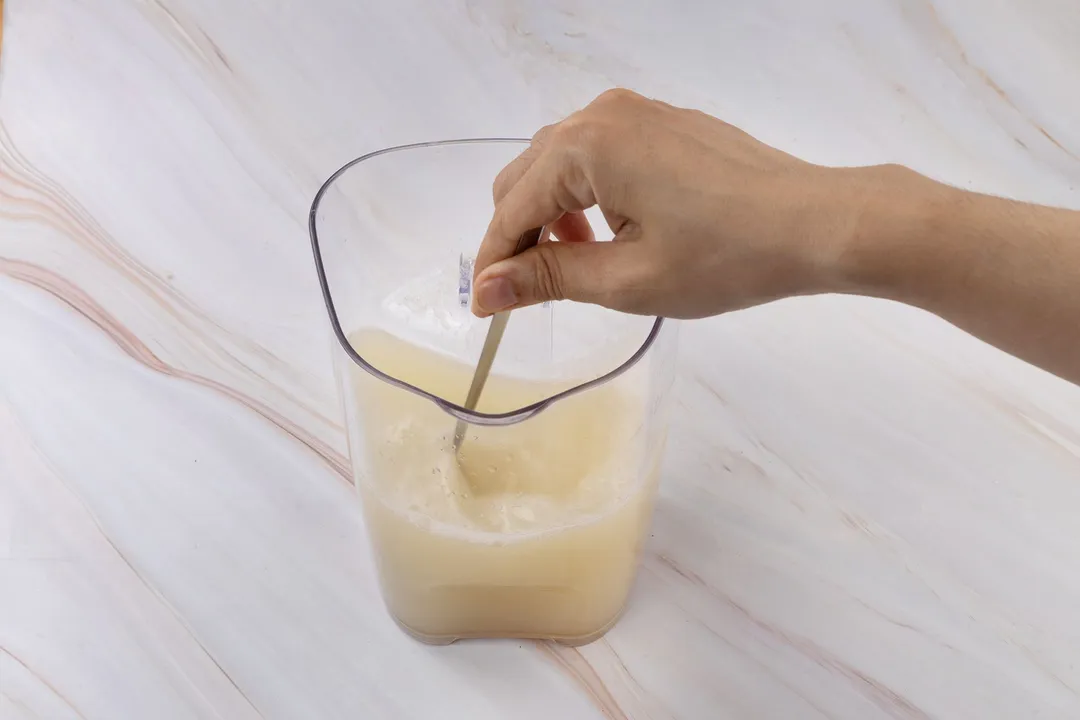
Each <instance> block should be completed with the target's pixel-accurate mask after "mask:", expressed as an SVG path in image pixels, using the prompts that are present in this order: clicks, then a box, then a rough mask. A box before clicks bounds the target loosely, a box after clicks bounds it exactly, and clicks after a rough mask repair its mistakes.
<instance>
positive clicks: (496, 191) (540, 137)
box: [491, 125, 555, 205]
mask: <svg viewBox="0 0 1080 720" xmlns="http://www.w3.org/2000/svg"><path fill="white" fill-rule="evenodd" d="M554 130H555V126H554V125H545V126H544V127H542V128H540V129H539V130H537V131H536V134H535V135H533V137H532V142H531V143H530V144H529V147H527V148H525V150H524V152H522V153H521V154H520V155H518V156H517V157H516V158H514V159H513V160H511V161H510V164H509V165H507V166H506V167H504V168H503V169H502V172H500V173H499V175H498V177H496V178H495V182H494V183H492V186H491V194H492V197H493V198H494V200H495V204H496V205H498V204H499V202H500V201H501V200H502V199H503V198H504V197H506V193H508V192H510V188H512V187H514V185H516V184H517V181H518V180H520V179H521V176H522V175H524V174H525V171H526V170H528V169H529V168H530V167H532V164H533V163H534V162H536V158H538V157H540V151H541V150H542V149H543V146H544V142H545V141H546V140H547V139H548V138H550V137H551V133H552V132H553V131H554Z"/></svg>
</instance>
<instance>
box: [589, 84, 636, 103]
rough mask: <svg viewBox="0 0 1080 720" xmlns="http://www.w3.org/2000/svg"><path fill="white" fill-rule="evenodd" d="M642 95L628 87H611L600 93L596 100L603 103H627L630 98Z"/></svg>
mask: <svg viewBox="0 0 1080 720" xmlns="http://www.w3.org/2000/svg"><path fill="white" fill-rule="evenodd" d="M639 97H641V96H640V95H638V94H637V93H636V92H634V91H633V90H627V89H626V88H621V87H615V88H609V89H608V90H605V91H604V92H602V93H600V94H599V95H598V96H597V97H596V100H595V101H594V102H597V103H603V104H616V103H625V102H627V101H629V100H634V99H637V98H639Z"/></svg>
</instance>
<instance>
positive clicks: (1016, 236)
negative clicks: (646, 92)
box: [474, 91, 1080, 382]
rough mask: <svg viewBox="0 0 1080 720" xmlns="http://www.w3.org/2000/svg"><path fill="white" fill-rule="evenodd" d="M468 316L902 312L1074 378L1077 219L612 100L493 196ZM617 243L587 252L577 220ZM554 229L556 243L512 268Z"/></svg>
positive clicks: (618, 94)
mask: <svg viewBox="0 0 1080 720" xmlns="http://www.w3.org/2000/svg"><path fill="white" fill-rule="evenodd" d="M494 194H495V201H496V204H495V213H494V217H493V218H492V221H491V224H490V226H489V228H488V232H487V234H486V235H485V237H484V241H483V243H482V245H481V248H480V252H479V254H478V256H477V262H476V295H475V297H474V310H475V311H476V312H477V313H478V314H480V315H487V314H490V313H493V312H497V311H499V310H503V309H507V308H512V307H519V306H522V305H528V304H532V303H536V302H542V301H545V300H553V299H554V300H558V299H563V298H568V299H571V300H578V301H582V302H592V303H598V304H601V305H605V306H608V307H612V308H615V309H618V310H623V311H626V312H635V313H644V314H656V315H665V316H668V317H682V318H693V317H704V316H707V315H716V314H719V313H723V312H728V311H731V310H737V309H740V308H745V307H749V306H752V305H757V304H761V303H765V302H769V301H771V300H776V299H779V298H783V297H789V296H792V295H807V294H814V293H827V292H844V293H858V294H864V295H873V296H878V297H883V298H889V299H893V300H898V301H900V302H905V303H908V304H911V305H915V306H918V307H921V308H923V309H925V310H928V311H930V312H933V313H936V314H938V315H940V316H941V317H943V318H945V319H946V320H948V321H950V322H952V323H954V324H956V325H957V326H959V327H961V328H963V329H964V330H967V331H968V332H970V333H972V334H974V335H976V336H978V337H980V338H982V339H983V340H986V341H987V342H990V343H992V344H994V345H996V346H998V347H1000V348H1002V349H1004V350H1006V351H1008V352H1010V353H1013V354H1015V355H1017V356H1019V357H1021V358H1023V359H1025V360H1028V361H1030V362H1032V363H1035V364H1037V365H1040V366H1042V367H1044V368H1046V369H1047V370H1049V371H1051V372H1054V373H1056V374H1058V375H1060V376H1061V377H1064V378H1067V379H1069V380H1072V381H1074V382H1080V212H1074V211H1069V210H1059V209H1054V208H1047V207H1040V206H1035V205H1026V204H1023V203H1017V202H1012V201H1008V200H1003V199H1000V198H995V197H990V196H986V195H979V194H975V193H969V192H965V191H962V190H959V189H956V188H952V187H949V186H946V185H942V184H940V183H937V182H934V181H932V180H930V179H928V178H925V177H923V176H921V175H918V174H917V173H915V172H913V171H911V170H907V169H905V168H901V167H898V166H879V167H867V168H825V167H821V166H818V165H812V164H810V163H806V162H803V161H801V160H799V159H797V158H795V157H792V156H790V155H787V154H786V153H783V152H781V151H779V150H776V149H775V148H771V147H769V146H767V145H764V144H763V143H760V142H758V141H757V140H755V139H754V138H752V137H750V136H749V135H747V134H746V133H744V132H742V131H741V130H739V129H737V128H734V127H732V126H730V125H728V124H726V123H724V122H722V121H720V120H718V119H716V118H713V117H710V116H708V115H705V114H703V113H699V112H695V111H692V110H684V109H681V108H676V107H672V106H670V105H666V104H664V103H660V102H656V101H653V100H648V99H646V98H643V97H641V96H639V95H636V94H634V93H630V92H627V91H615V92H609V93H605V94H604V95H602V96H600V97H599V98H598V99H597V100H595V101H594V102H593V103H592V104H590V105H589V106H588V107H586V108H585V109H583V110H581V111H579V112H578V113H575V114H574V115H572V116H571V117H569V118H567V119H566V120H565V121H563V122H561V123H558V124H556V125H553V126H549V127H547V128H544V129H543V130H541V131H540V132H539V133H537V135H536V136H535V137H534V139H533V143H532V145H531V147H530V148H529V149H528V150H526V151H525V152H524V153H523V154H522V155H521V156H520V157H519V158H518V159H517V160H515V161H514V162H513V163H511V164H510V165H509V166H508V167H507V168H506V169H505V170H504V171H503V172H502V174H500V176H499V178H498V179H497V180H496V182H495V189H494ZM592 205H599V206H600V208H601V210H603V212H604V216H605V218H606V219H607V221H608V224H609V225H610V226H611V229H612V230H613V231H614V233H615V239H614V241H613V242H610V243H596V242H592V239H593V237H592V232H591V231H590V230H589V228H588V224H587V223H586V222H585V221H584V217H583V216H582V214H581V211H582V210H584V209H585V208H588V207H591V206H592ZM540 225H547V226H548V227H550V228H551V229H552V231H553V234H554V235H555V236H556V237H558V239H559V240H560V242H553V243H544V244H541V245H539V246H537V247H535V248H533V249H531V250H529V251H528V252H526V253H524V254H523V255H521V256H518V257H511V255H512V252H513V248H514V246H515V245H516V242H517V237H518V236H519V235H520V234H521V233H522V232H524V231H526V230H528V229H529V228H533V227H538V226H540Z"/></svg>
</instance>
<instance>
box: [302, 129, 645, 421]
mask: <svg viewBox="0 0 1080 720" xmlns="http://www.w3.org/2000/svg"><path fill="white" fill-rule="evenodd" d="M529 142H530V141H529V140H528V139H526V138H514V137H487V138H459V139H452V140H430V141H427V142H418V143H409V144H406V145H395V146H392V147H386V148H382V149H380V150H375V151H373V152H370V153H367V154H365V155H361V156H359V157H357V158H353V159H352V160H350V161H349V162H347V163H345V164H344V165H342V166H341V167H340V168H338V169H337V170H335V171H334V172H333V174H331V175H330V177H328V178H327V179H326V180H325V181H324V182H323V184H322V185H321V186H320V187H319V190H318V191H317V192H316V193H315V197H314V199H313V200H312V202H311V209H310V210H309V211H308V235H309V237H310V239H311V252H312V254H313V255H314V258H315V272H316V274H317V275H318V277H319V287H320V288H321V290H322V297H323V304H324V305H325V306H326V311H327V314H328V315H329V316H330V326H331V328H332V329H333V331H334V336H335V337H336V338H337V341H338V344H339V345H341V348H342V350H344V351H345V355H346V356H347V357H348V358H349V359H350V360H352V362H354V363H355V364H356V365H357V366H359V367H360V368H361V369H363V370H364V371H365V372H367V373H368V374H370V375H372V376H373V377H375V378H378V379H379V380H382V381H383V382H386V383H389V384H390V385H393V386H394V387H397V388H400V389H402V390H406V391H408V392H410V393H412V394H414V395H417V396H419V397H422V398H424V399H426V400H429V401H431V402H433V403H435V405H437V406H438V407H439V408H440V409H441V410H442V411H443V412H445V413H447V414H448V415H450V416H452V417H454V418H455V419H457V420H463V421H465V422H466V423H469V424H471V425H488V426H498V425H513V424H515V423H519V422H522V421H524V420H528V419H529V418H531V417H533V416H535V415H537V414H538V413H540V412H541V411H543V410H545V409H547V408H549V407H551V406H552V405H554V404H555V403H557V402H559V401H561V400H565V399H566V398H568V397H571V396H572V395H577V394H578V393H582V392H585V391H586V390H590V389H592V388H594V387H597V386H599V385H603V384H604V383H607V382H609V381H611V380H614V379H615V378H617V377H618V376H620V375H622V374H623V373H625V372H626V371H627V370H629V369H630V368H632V367H633V366H634V365H636V364H637V363H638V362H639V361H640V360H641V359H642V358H643V357H645V355H646V353H648V352H649V349H650V348H652V346H653V345H654V344H655V342H656V339H657V337H659V335H660V330H661V328H662V327H663V325H664V318H663V317H656V318H655V320H654V322H653V325H652V328H651V329H650V330H649V334H648V335H647V336H646V337H645V340H644V342H643V343H642V344H641V346H640V347H639V348H638V349H637V350H636V351H635V352H634V353H633V354H632V355H631V356H630V357H629V358H628V359H627V360H625V361H624V362H623V363H622V364H620V365H618V366H617V367H615V368H614V369H612V370H610V371H608V372H606V373H604V374H603V375H600V376H599V377H596V378H593V379H592V380H587V381H585V382H583V383H579V384H577V385H574V386H573V387H570V388H567V389H566V390H561V391H560V392H557V393H555V394H554V395H552V396H550V397H547V398H544V399H542V400H538V401H536V402H534V403H531V404H529V405H526V406H524V407H521V408H517V409H515V410H508V411H506V412H501V413H486V412H480V411H479V410H468V409H466V408H464V407H463V406H461V405H458V404H457V403H455V402H451V401H450V400H447V399H446V398H442V397H439V396H438V395H435V394H434V393H431V392H428V391H427V390H424V389H423V388H419V387H416V386H415V385H413V384H411V383H407V382H405V381H404V380H400V379H398V378H395V377H394V376H392V375H389V374H387V373H385V372H383V371H382V370H379V369H378V368H377V367H375V366H374V365H372V364H371V363H369V362H368V361H367V360H365V359H364V358H363V356H362V355H360V354H359V353H358V352H356V349H355V348H353V346H352V343H350V342H349V339H348V336H346V335H345V331H344V329H343V328H342V327H341V321H340V320H339V319H338V315H337V309H336V307H335V305H334V299H333V296H332V295H331V293H330V282H329V280H328V279H327V277H326V267H325V265H324V263H323V257H322V250H321V248H320V245H319V229H318V223H317V220H316V214H317V213H318V211H319V205H320V203H321V202H322V199H323V196H325V195H326V192H327V190H329V189H330V187H331V186H332V185H333V184H334V182H335V181H336V180H337V179H338V178H340V177H341V176H342V175H344V174H345V173H346V172H348V171H349V169H351V168H352V167H354V166H356V165H359V164H360V163H362V162H364V161H365V160H371V159H372V158H376V157H379V156H380V155H387V154H389V153H393V152H398V151H402V150H419V149H422V148H430V147H442V146H447V145H474V144H481V143H524V144H526V145H527V144H528V143H529Z"/></svg>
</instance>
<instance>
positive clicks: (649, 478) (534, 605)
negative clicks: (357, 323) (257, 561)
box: [349, 331, 663, 642]
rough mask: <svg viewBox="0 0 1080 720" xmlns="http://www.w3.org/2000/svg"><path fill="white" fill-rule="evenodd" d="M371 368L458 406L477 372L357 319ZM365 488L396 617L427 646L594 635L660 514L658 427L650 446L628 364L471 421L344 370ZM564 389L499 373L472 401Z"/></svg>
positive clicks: (610, 613) (617, 603)
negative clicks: (544, 405) (458, 440)
mask: <svg viewBox="0 0 1080 720" xmlns="http://www.w3.org/2000/svg"><path fill="white" fill-rule="evenodd" d="M351 340H352V343H353V347H355V348H356V349H357V350H358V351H359V352H360V354H361V355H362V356H363V357H364V358H365V359H367V360H368V361H369V362H371V363H372V364H373V365H374V366H375V367H376V368H378V369H380V370H382V371H384V372H388V373H389V374H391V375H393V376H394V377H396V378H398V379H401V380H404V381H406V382H409V383H411V384H413V385H415V386H417V387H420V388H423V389H424V390H427V391H429V392H431V393H433V394H435V395H437V396H440V397H443V398H447V399H452V400H455V401H457V402H461V400H462V399H463V398H464V396H465V393H466V391H467V389H468V385H469V381H470V379H471V376H472V369H471V368H469V367H466V366H464V365H462V364H460V363H458V362H456V361H454V360H452V359H450V358H448V357H445V356H442V355H440V354H437V353H434V352H431V351H428V350H425V349H422V348H419V347H417V346H414V345H411V344H409V343H406V342H403V341H401V340H398V339H396V338H394V337H392V336H390V335H388V334H386V333H382V332H378V331H364V332H362V333H359V334H357V335H354V336H353V337H352V338H351ZM351 368H352V369H351V370H349V379H350V381H351V382H350V385H351V388H352V394H353V397H354V398H355V404H354V405H353V406H352V407H351V408H350V412H351V413H352V416H353V417H352V418H351V424H352V426H353V427H355V428H357V430H358V431H357V432H356V433H354V434H353V435H352V436H351V437H350V443H351V444H352V447H351V451H352V457H353V466H354V471H355V474H356V480H357V486H358V488H359V490H360V494H361V498H362V501H363V507H364V515H365V518H366V521H367V526H368V532H369V533H370V536H371V538H372V542H373V545H374V547H375V552H376V555H377V557H378V564H379V572H380V575H381V580H382V585H383V594H384V596H385V598H386V603H387V606H388V607H389V610H390V612H391V613H392V614H393V615H394V617H395V619H396V620H397V621H398V622H399V623H400V624H401V625H402V626H403V627H404V628H405V629H406V630H408V631H409V632H411V633H412V634H414V635H416V636H417V637H419V638H421V639H423V640H426V641H429V642H449V641H452V640H454V639H457V638H463V637H497V636H513V637H544V638H555V639H559V640H563V641H566V642H586V641H589V640H591V639H593V638H595V637H598V636H599V635H600V634H602V633H603V632H604V631H606V630H607V629H608V628H609V627H610V626H611V625H612V624H613V623H614V622H615V620H616V619H617V618H618V616H619V613H620V611H621V610H622V607H623V605H624V603H625V601H626V596H627V594H628V592H629V589H630V585H631V583H632V581H633V578H634V574H635V569H636V565H637V559H638V554H639V550H640V546H641V542H642V539H643V537H644V534H645V529H646V527H647V524H648V522H649V517H650V515H651V511H652V500H653V496H654V494H655V478H656V466H657V464H658V460H659V457H660V452H661V449H662V448H661V446H662V444H663V439H662V434H660V435H661V436H660V437H655V438H654V440H653V442H651V443H650V442H646V437H647V436H656V435H657V434H656V433H647V432H646V425H647V424H646V412H645V405H646V403H645V400H644V392H642V391H641V390H640V389H639V388H635V387H633V385H634V383H633V381H632V378H631V377H630V376H624V377H623V378H621V380H622V382H619V381H616V382H612V383H609V384H607V385H603V386H600V387H598V388H594V389H592V390H590V391H587V392H585V393H583V394H580V395H577V396H573V397H570V398H567V399H565V400H562V401H560V402H557V403H555V404H554V405H553V406H552V407H550V408H549V409H547V410H545V411H544V412H542V413H540V414H539V415H537V416H535V417H533V418H531V419H529V420H526V421H524V422H521V423H518V424H515V425H511V426H507V427H478V426H470V428H469V432H468V433H467V435H466V439H465V441H464V443H463V444H462V447H461V450H460V452H459V453H458V454H457V456H455V453H454V452H453V449H452V439H453V433H454V424H455V421H454V419H453V418H452V417H451V416H450V415H448V414H446V413H445V412H443V411H442V410H440V409H439V408H438V407H437V406H436V405H435V404H434V403H432V402H431V401H429V400H425V399H424V398H420V397H418V396H416V395H413V394H411V393H408V392H406V391H404V390H401V389H400V388H396V387H394V386H392V385H390V384H388V383H386V382H383V381H382V380H379V379H377V378H375V377H373V376H371V375H369V374H368V373H366V372H365V371H364V370H362V369H361V368H359V367H355V366H351ZM563 387H565V385H563V386H556V385H555V384H552V383H539V382H531V381H525V380H518V379H512V378H507V377H502V376H498V375H493V376H492V377H491V378H490V379H489V381H488V385H487V387H486V388H485V390H484V394H483V396H482V398H481V402H480V407H479V410H481V411H485V412H502V411H506V410H511V409H516V408H519V407H521V406H523V405H526V404H529V403H531V402H534V401H536V400H539V399H541V398H544V397H548V396H550V395H551V394H553V392H556V391H558V390H560V389H562V388H563Z"/></svg>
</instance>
